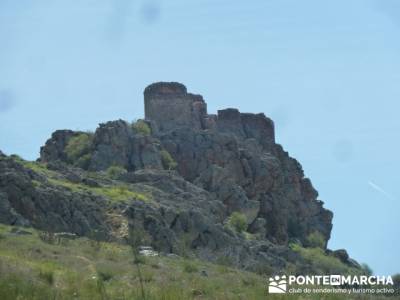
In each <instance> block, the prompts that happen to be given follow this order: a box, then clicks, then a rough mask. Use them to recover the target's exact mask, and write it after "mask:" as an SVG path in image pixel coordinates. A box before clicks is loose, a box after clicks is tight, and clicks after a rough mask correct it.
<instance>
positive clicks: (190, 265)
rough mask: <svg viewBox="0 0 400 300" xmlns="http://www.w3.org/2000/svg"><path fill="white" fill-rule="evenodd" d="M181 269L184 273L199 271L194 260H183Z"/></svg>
mask: <svg viewBox="0 0 400 300" xmlns="http://www.w3.org/2000/svg"><path fill="white" fill-rule="evenodd" d="M183 270H184V271H185V272H186V273H195V272H198V271H199V268H198V267H197V266H196V264H195V263H194V262H191V261H185V262H184V263H183Z"/></svg>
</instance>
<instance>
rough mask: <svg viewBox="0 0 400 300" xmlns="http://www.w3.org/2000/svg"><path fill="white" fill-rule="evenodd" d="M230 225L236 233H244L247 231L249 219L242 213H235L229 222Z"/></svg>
mask: <svg viewBox="0 0 400 300" xmlns="http://www.w3.org/2000/svg"><path fill="white" fill-rule="evenodd" d="M228 225H229V226H231V227H232V228H233V229H235V230H236V232H239V233H240V232H243V231H245V230H246V229H247V218H246V216H245V215H244V214H242V213H240V212H236V211H235V212H234V213H233V214H232V215H231V216H230V217H229V220H228Z"/></svg>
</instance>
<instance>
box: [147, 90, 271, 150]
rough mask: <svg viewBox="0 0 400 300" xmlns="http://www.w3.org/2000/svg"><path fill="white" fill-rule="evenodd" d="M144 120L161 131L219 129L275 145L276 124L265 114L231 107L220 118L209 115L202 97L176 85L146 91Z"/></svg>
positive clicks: (242, 137) (220, 114) (221, 111)
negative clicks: (187, 128)
mask: <svg viewBox="0 0 400 300" xmlns="http://www.w3.org/2000/svg"><path fill="white" fill-rule="evenodd" d="M144 107H145V119H146V120H148V121H151V122H152V124H153V125H154V126H155V127H156V128H157V129H158V130H159V131H168V130H173V129H176V128H182V127H189V128H192V129H208V130H217V131H219V132H225V133H229V134H233V135H235V136H236V137H238V138H239V139H248V138H255V139H257V140H259V141H260V143H261V144H268V143H270V142H275V132H274V123H273V122H272V120H271V119H269V118H267V117H266V116H265V115H264V114H251V113H240V112H239V110H237V109H234V108H228V109H224V110H219V111H218V114H217V115H208V114H207V104H206V103H205V101H204V100H203V97H202V96H200V95H194V94H190V93H188V92H187V89H186V87H185V86H184V85H183V84H181V83H177V82H157V83H153V84H151V85H149V86H148V87H147V88H146V89H145V90H144Z"/></svg>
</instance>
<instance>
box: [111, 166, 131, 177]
mask: <svg viewBox="0 0 400 300" xmlns="http://www.w3.org/2000/svg"><path fill="white" fill-rule="evenodd" d="M125 173H127V171H126V169H125V168H123V167H121V166H116V165H114V166H111V167H109V168H108V169H107V175H108V176H109V177H110V178H112V179H118V178H119V177H120V176H121V175H123V174H125Z"/></svg>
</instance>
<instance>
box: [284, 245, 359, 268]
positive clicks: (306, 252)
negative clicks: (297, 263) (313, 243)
mask: <svg viewBox="0 0 400 300" xmlns="http://www.w3.org/2000/svg"><path fill="white" fill-rule="evenodd" d="M290 247H291V249H292V250H293V251H295V252H297V253H299V254H300V256H301V257H302V258H303V259H304V260H305V261H306V262H307V263H308V264H310V265H312V266H313V269H315V270H317V271H316V272H317V273H318V274H339V275H341V274H343V275H346V274H352V273H353V271H354V270H351V269H350V268H349V267H348V266H346V265H345V264H344V263H342V262H341V261H340V260H339V259H338V258H336V257H333V256H329V255H327V254H326V253H325V252H324V250H323V249H321V248H303V247H301V246H300V245H298V244H291V245H290Z"/></svg>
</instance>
